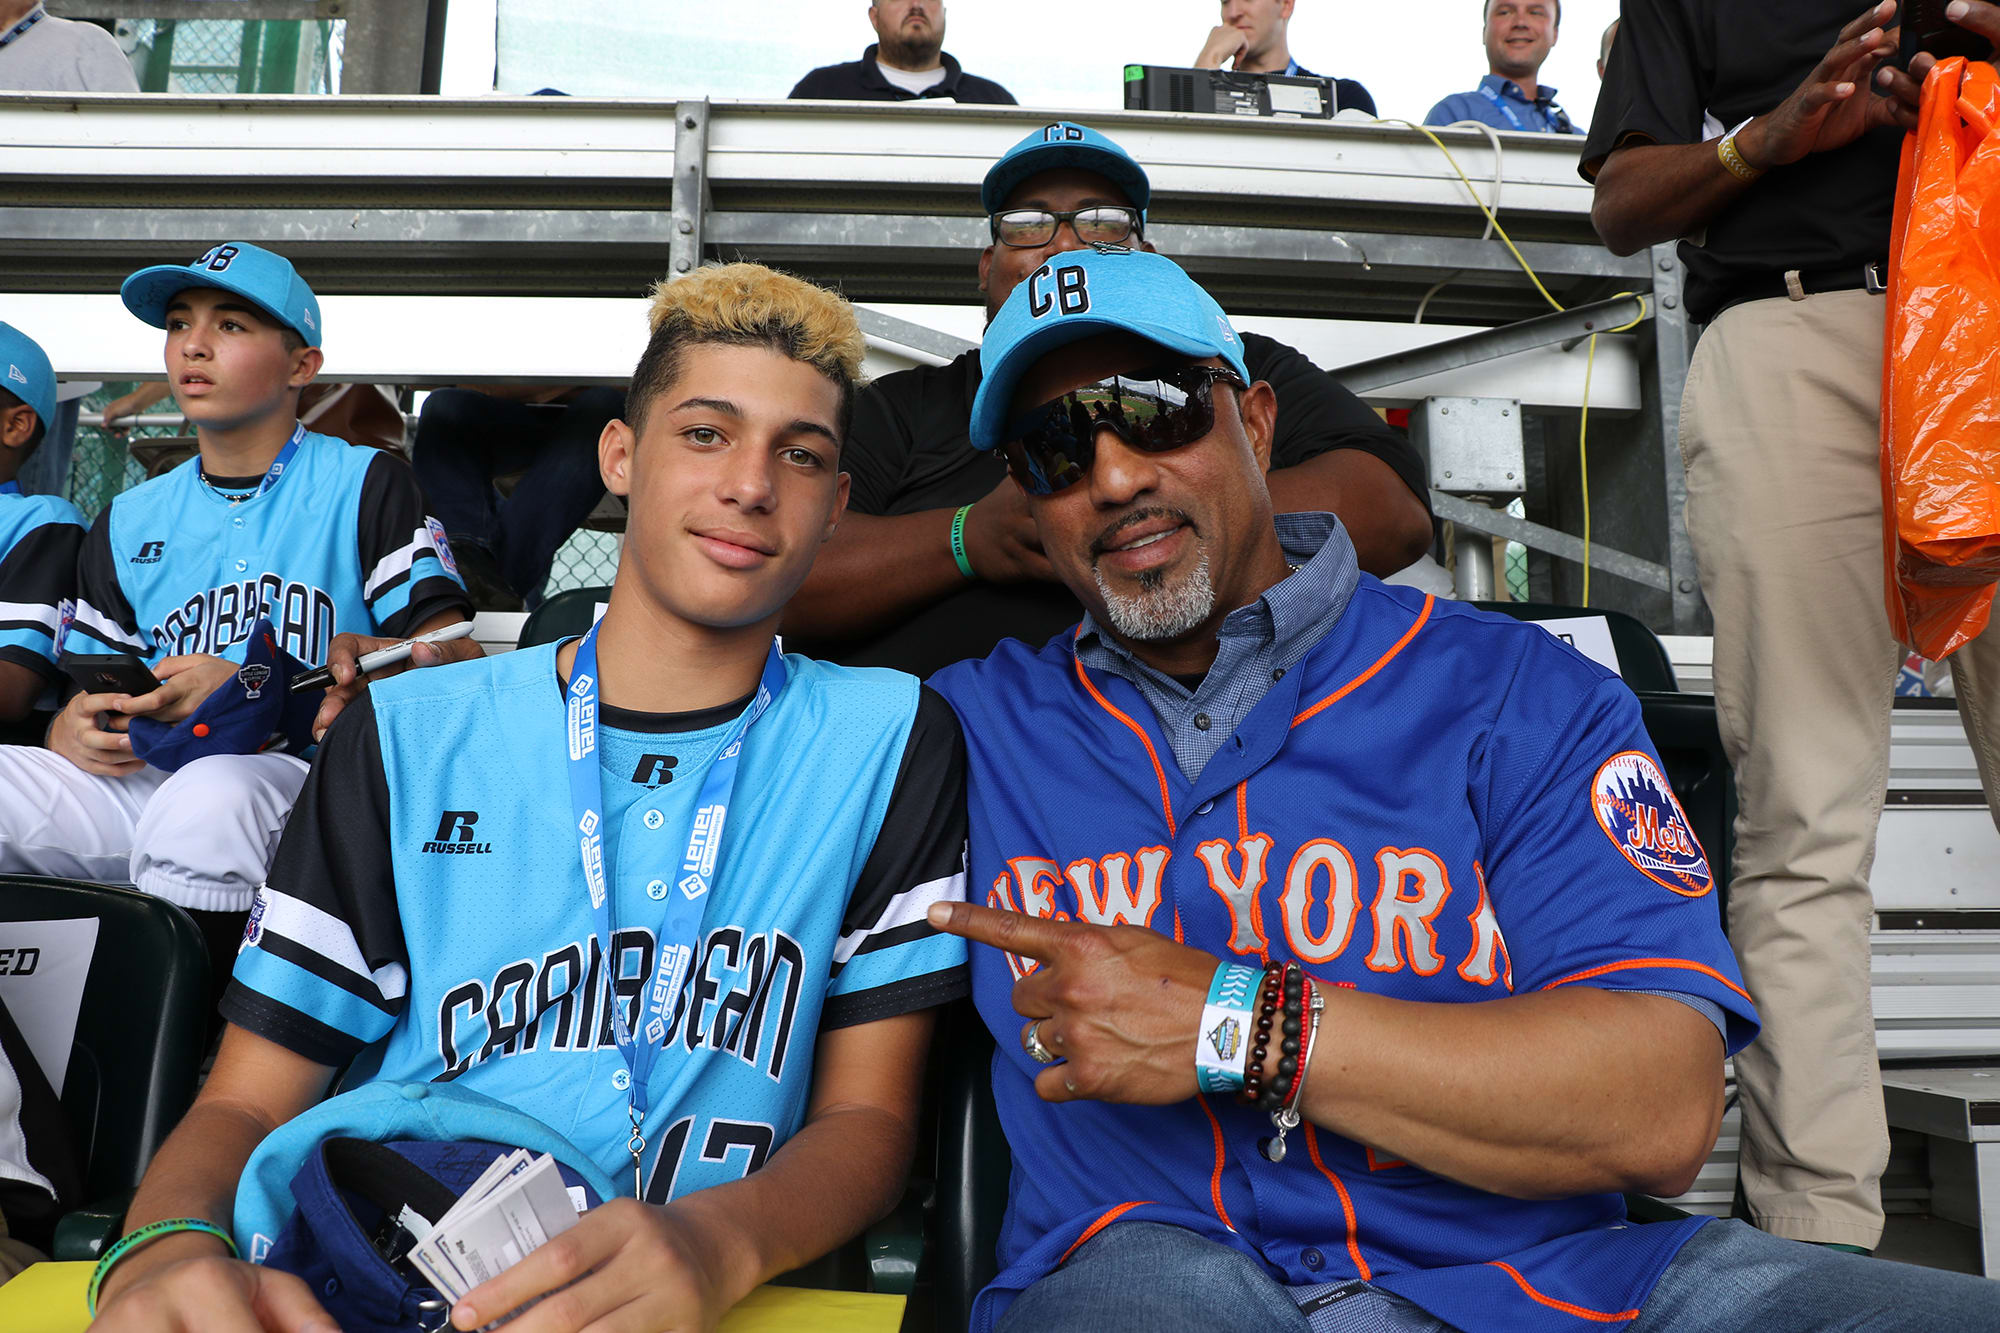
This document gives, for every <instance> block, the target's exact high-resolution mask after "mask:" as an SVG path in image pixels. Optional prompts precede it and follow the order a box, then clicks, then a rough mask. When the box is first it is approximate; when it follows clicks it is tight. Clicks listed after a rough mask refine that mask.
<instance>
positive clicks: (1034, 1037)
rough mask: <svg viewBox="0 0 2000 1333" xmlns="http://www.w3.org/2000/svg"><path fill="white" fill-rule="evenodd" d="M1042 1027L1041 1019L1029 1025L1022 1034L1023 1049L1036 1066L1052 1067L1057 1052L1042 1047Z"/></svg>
mask: <svg viewBox="0 0 2000 1333" xmlns="http://www.w3.org/2000/svg"><path fill="white" fill-rule="evenodd" d="M1041 1026H1042V1020H1041V1019H1039V1018H1038V1019H1036V1020H1035V1021H1034V1022H1032V1023H1030V1024H1028V1026H1027V1028H1026V1029H1024V1030H1023V1031H1022V1033H1021V1047H1022V1049H1023V1050H1025V1051H1027V1053H1028V1058H1029V1059H1030V1060H1033V1061H1034V1062H1035V1063H1036V1064H1038V1065H1052V1064H1054V1063H1055V1061H1056V1056H1055V1052H1054V1051H1051V1050H1050V1049H1049V1048H1048V1047H1046V1046H1044V1045H1042V1034H1041V1031H1040V1029H1041Z"/></svg>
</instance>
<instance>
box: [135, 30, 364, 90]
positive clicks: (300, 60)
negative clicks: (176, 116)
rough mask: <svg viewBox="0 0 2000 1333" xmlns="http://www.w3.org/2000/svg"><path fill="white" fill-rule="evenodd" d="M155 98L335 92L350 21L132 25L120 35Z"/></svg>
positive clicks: (141, 81) (145, 87) (141, 79)
mask: <svg viewBox="0 0 2000 1333" xmlns="http://www.w3.org/2000/svg"><path fill="white" fill-rule="evenodd" d="M116 32H117V36H118V39H119V44H120V45H121V46H123V47H124V48H125V51H126V53H127V55H128V56H129V57H130V59H131V61H132V68H133V71H134V73H136V74H137V75H138V79H139V86H140V88H141V89H143V90H144V91H146V92H149V93H161V92H167V93H330V92H338V91H339V89H340V52H341V48H342V45H343V44H344V42H345V41H346V37H347V24H346V22H345V21H344V20H339V19H336V20H331V21H323V20H322V21H309V22H296V21H293V22H279V21H275V20H271V21H255V20H252V21H245V20H243V19H181V20H173V19H125V20H121V21H119V23H118V25H117V28H116Z"/></svg>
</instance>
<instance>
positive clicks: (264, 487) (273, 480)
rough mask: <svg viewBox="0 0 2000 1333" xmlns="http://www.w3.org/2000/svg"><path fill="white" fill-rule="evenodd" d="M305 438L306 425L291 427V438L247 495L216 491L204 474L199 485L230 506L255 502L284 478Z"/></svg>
mask: <svg viewBox="0 0 2000 1333" xmlns="http://www.w3.org/2000/svg"><path fill="white" fill-rule="evenodd" d="M305 438H306V423H305V422H303V421H301V422H299V423H298V425H296V426H294V427H292V438H291V439H289V440H286V441H285V447H284V448H282V449H280V450H278V456H277V457H276V458H274V459H272V460H271V467H270V470H269V471H267V472H266V473H265V474H264V480H262V481H260V482H258V483H257V489H256V490H255V491H253V492H251V493H250V494H249V495H239V494H238V493H236V492H235V491H233V490H232V491H226V492H225V491H216V486H215V483H214V482H212V481H210V480H209V479H208V474H207V473H206V472H203V473H201V474H200V476H201V484H202V485H204V486H206V487H208V489H210V490H211V491H216V494H218V495H220V496H222V497H223V498H224V499H226V500H228V501H229V502H230V503H231V504H240V503H241V502H243V501H245V500H255V499H257V498H258V497H259V496H261V495H263V494H264V493H265V492H266V491H268V490H270V489H271V488H272V487H273V486H276V485H277V484H278V479H279V478H280V477H282V476H284V475H285V469H286V468H287V467H290V466H291V462H292V456H293V455H294V454H296V453H298V451H299V445H300V444H301V443H302V442H304V440H305Z"/></svg>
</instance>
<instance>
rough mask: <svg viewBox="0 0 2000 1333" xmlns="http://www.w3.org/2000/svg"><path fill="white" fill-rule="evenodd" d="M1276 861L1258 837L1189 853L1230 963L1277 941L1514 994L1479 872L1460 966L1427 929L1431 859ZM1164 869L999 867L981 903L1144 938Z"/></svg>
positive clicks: (1336, 852)
mask: <svg viewBox="0 0 2000 1333" xmlns="http://www.w3.org/2000/svg"><path fill="white" fill-rule="evenodd" d="M1277 851H1278V848H1277V844H1276V841H1275V840H1274V839H1273V838H1272V837H1271V835H1270V834H1268V833H1251V834H1248V835H1246V836H1244V837H1240V838H1237V839H1236V840H1234V841H1229V840H1225V839H1222V838H1214V839H1210V840H1209V841H1207V842H1204V843H1201V844H1200V845H1199V846H1197V847H1196V848H1195V857H1196V859H1197V860H1198V861H1199V862H1200V871H1199V873H1200V875H1201V880H1200V882H1201V883H1204V884H1206V886H1207V887H1208V889H1209V891H1210V892H1212V893H1214V894H1215V895H1216V896H1217V897H1218V898H1220V899H1221V900H1222V903H1223V905H1224V906H1225V907H1227V909H1228V911H1229V919H1230V936H1229V942H1228V947H1229V951H1230V952H1231V953H1233V954H1237V955H1240V956H1244V957H1261V956H1265V955H1268V954H1269V953H1270V951H1271V946H1272V944H1273V943H1274V937H1276V938H1278V939H1282V941H1283V943H1284V945H1285V946H1286V948H1287V949H1288V950H1289V952H1290V953H1291V955H1292V956H1293V957H1296V958H1297V959H1298V960H1299V961H1300V962H1302V963H1305V964H1307V965H1309V966H1314V967H1323V966H1326V965H1328V964H1330V963H1333V962H1334V961H1336V960H1337V959H1340V958H1342V957H1343V956H1346V955H1348V954H1349V953H1358V956H1359V957H1360V960H1361V962H1362V963H1363V965H1365V966H1366V967H1367V969H1368V970H1369V971H1371V972H1400V971H1404V970H1406V969H1407V970H1408V971H1410V972H1413V973H1415V974H1416V975H1418V976H1420V977H1430V976H1435V975H1437V974H1438V973H1439V972H1441V971H1443V970H1444V968H1445V967H1446V965H1447V964H1448V963H1454V962H1455V963H1456V966H1457V972H1458V975H1459V976H1460V977H1462V978H1464V979H1465V980H1467V981H1469V982H1472V983H1473V984H1474V985H1479V986H1493V985H1495V984H1498V985H1500V986H1502V987H1504V988H1505V989H1507V990H1509V991H1511V990H1512V989H1513V988H1514V968H1513V962H1512V960H1511V959H1510V957H1509V956H1508V953H1507V941H1506V938H1505V936H1504V935H1502V933H1501V930H1500V922H1499V918H1498V917H1497V916H1496V915H1495V913H1494V911H1493V904H1492V903H1491V902H1490V901H1489V900H1488V898H1487V894H1486V882H1485V875H1484V872H1483V871H1482V870H1481V869H1480V867H1479V866H1478V865H1477V864H1475V865H1474V866H1473V867H1472V880H1473V883H1474V885H1476V889H1477V898H1476V901H1474V902H1472V903H1470V904H1467V903H1464V902H1460V904H1459V906H1458V911H1459V913H1460V914H1461V915H1462V916H1464V918H1465V920H1466V923H1467V926H1468V927H1469V938H1470V943H1469V944H1468V945H1467V946H1465V947H1464V948H1463V949H1461V950H1459V951H1458V952H1459V953H1462V954H1463V957H1457V956H1456V955H1454V956H1453V957H1446V956H1445V952H1444V950H1443V948H1442V947H1441V945H1440V943H1439V939H1438V930H1437V927H1436V924H1435V923H1437V922H1438V920H1439V919H1440V918H1441V917H1442V916H1443V915H1444V914H1445V912H1446V911H1447V909H1448V906H1449V904H1450V903H1451V901H1452V899H1453V897H1454V893H1455V886H1454V885H1453V883H1452V879H1451V874H1450V872H1449V871H1448V870H1447V869H1446V866H1445V862H1444V859H1443V858H1442V857H1440V856H1439V855H1437V854H1436V853H1434V852H1431V851H1429V850H1427V849H1425V848H1422V847H1410V848H1404V847H1383V848H1380V849H1378V850H1377V851H1376V852H1375V853H1374V854H1373V856H1372V857H1367V858H1365V859H1357V858H1356V856H1355V855H1354V853H1353V852H1352V851H1350V850H1349V849H1348V848H1347V847H1345V846H1343V845H1342V844H1341V843H1340V842H1338V841H1336V840H1334V839H1332V838H1310V839H1307V840H1306V841H1304V842H1302V843H1300V844H1299V845H1298V846H1296V847H1294V848H1291V849H1290V850H1289V855H1288V856H1287V855H1284V854H1277V855H1274V853H1276V852H1277ZM1172 859H1173V852H1172V851H1171V850H1170V849H1168V848H1166V847H1141V848H1139V849H1137V850H1136V851H1131V852H1122V851H1121V852H1108V853H1105V854H1104V855H1101V856H1097V857H1094V858H1092V857H1086V858H1082V859H1079V860H1074V861H1071V862H1069V863H1068V864H1066V865H1058V864H1057V863H1056V861H1055V860H1053V859H1052V858H1049V857H1046V856H1014V857H1009V858H1007V862H1006V864H1007V873H1005V874H1002V875H999V876H997V877H995V879H994V880H993V882H992V885H991V886H990V887H989V888H988V890H987V893H986V902H987V905H988V906H991V907H997V908H1001V909H1003V910H1006V911H1010V912H1023V913H1026V914H1027V915H1029V916H1038V917H1043V918H1048V917H1057V918H1065V917H1068V916H1071V915H1074V916H1075V917H1076V919H1078V920H1081V921H1088V922H1091V923H1093V924H1095V925H1100V926H1145V927H1148V928H1151V927H1153V924H1154V916H1155V914H1156V913H1157V912H1158V911H1159V909H1160V905H1161V903H1162V902H1163V901H1164V899H1165V896H1166V895H1165V894H1164V893H1163V891H1162V883H1163V881H1164V878H1165V875H1166V872H1167V868H1168V865H1169V863H1170V862H1171V861H1172ZM1007 965H1008V967H1009V968H1011V969H1012V971H1013V973H1014V975H1015V976H1016V977H1017V978H1018V977H1023V976H1026V975H1027V974H1028V973H1030V972H1032V971H1034V969H1035V966H1036V964H1035V962H1034V960H1033V959H1024V958H1020V957H1017V956H1016V955H1013V954H1008V955H1007Z"/></svg>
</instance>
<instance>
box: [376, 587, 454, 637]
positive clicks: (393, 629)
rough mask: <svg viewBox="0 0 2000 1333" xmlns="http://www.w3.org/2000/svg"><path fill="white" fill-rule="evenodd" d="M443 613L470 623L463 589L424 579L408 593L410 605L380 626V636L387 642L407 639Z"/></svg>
mask: <svg viewBox="0 0 2000 1333" xmlns="http://www.w3.org/2000/svg"><path fill="white" fill-rule="evenodd" d="M447 611H456V612H458V613H459V614H460V615H461V616H462V617H463V618H465V619H466V620H470V619H472V614H473V612H472V602H471V599H469V598H468V597H466V595H465V589H463V588H461V587H459V586H458V585H457V584H456V583H453V582H452V581H451V580H450V579H440V578H428V579H425V580H423V581H422V582H421V583H419V584H417V586H416V587H414V588H412V589H410V604H409V605H408V606H406V607H404V608H403V609H402V610H401V611H398V612H397V613H396V614H394V615H392V616H390V617H388V618H387V619H385V620H384V621H383V622H382V632H383V633H384V634H386V635H388V636H389V637H391V638H398V639H401V638H407V637H409V636H410V635H411V634H412V633H414V632H415V631H416V629H417V627H418V626H420V625H427V624H429V623H430V622H431V621H433V620H435V619H437V618H438V617H439V616H441V615H443V614H444V613H445V612H447Z"/></svg>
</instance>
